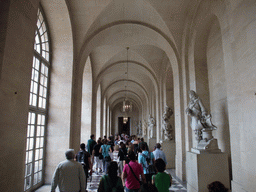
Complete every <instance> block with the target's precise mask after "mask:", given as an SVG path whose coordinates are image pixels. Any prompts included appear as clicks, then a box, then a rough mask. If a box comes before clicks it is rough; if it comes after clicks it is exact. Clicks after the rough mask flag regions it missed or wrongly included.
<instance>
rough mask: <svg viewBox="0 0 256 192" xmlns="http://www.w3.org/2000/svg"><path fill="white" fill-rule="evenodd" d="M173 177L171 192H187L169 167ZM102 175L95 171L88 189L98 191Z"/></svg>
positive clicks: (45, 188)
mask: <svg viewBox="0 0 256 192" xmlns="http://www.w3.org/2000/svg"><path fill="white" fill-rule="evenodd" d="M167 171H168V172H169V173H170V174H171V175H172V177H173V179H172V186H171V187H170V188H169V190H170V192H186V191H187V190H186V188H185V186H186V184H185V183H183V185H182V184H181V183H180V182H179V181H178V180H176V179H175V170H174V169H168V170H167ZM101 176H102V175H96V174H95V173H93V175H92V180H90V178H89V181H88V184H87V190H88V192H96V191H97V189H98V185H99V182H100V178H101ZM48 191H51V186H50V185H44V186H42V187H40V188H39V189H38V190H36V192H48ZM56 192H59V190H58V187H57V189H56Z"/></svg>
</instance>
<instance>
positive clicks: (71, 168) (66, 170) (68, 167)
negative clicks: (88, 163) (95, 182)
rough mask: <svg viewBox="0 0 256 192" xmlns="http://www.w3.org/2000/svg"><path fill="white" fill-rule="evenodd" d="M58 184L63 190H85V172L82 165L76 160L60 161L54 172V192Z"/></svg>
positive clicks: (67, 191) (66, 191)
mask: <svg viewBox="0 0 256 192" xmlns="http://www.w3.org/2000/svg"><path fill="white" fill-rule="evenodd" d="M57 185H58V186H59V189H60V191H61V192H62V191H65V192H78V191H80V190H81V192H85V173H84V169H83V167H82V165H81V164H80V163H79V162H76V161H74V160H65V161H62V162H60V163H59V165H58V166H57V168H56V169H55V172H54V174H53V178H52V187H51V191H52V192H55V189H56V187H57Z"/></svg>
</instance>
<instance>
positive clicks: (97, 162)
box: [92, 139, 102, 174]
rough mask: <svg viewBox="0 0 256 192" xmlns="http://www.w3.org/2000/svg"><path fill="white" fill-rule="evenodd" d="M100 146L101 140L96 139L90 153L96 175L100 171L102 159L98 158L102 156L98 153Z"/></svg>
mask: <svg viewBox="0 0 256 192" xmlns="http://www.w3.org/2000/svg"><path fill="white" fill-rule="evenodd" d="M101 145H102V143H101V140H100V139H98V141H97V144H96V145H95V146H94V147H93V152H92V154H93V159H94V163H95V172H96V174H98V173H99V172H101V170H102V159H101V158H100V156H101V155H102V154H101V153H100V148H101Z"/></svg>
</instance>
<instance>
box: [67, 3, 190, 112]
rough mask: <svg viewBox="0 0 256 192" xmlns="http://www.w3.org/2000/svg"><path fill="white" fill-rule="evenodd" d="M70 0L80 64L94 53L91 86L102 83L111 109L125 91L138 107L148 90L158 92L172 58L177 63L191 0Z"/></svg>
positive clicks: (76, 56) (144, 99) (82, 64)
mask: <svg viewBox="0 0 256 192" xmlns="http://www.w3.org/2000/svg"><path fill="white" fill-rule="evenodd" d="M66 3H67V6H68V9H69V15H70V20H71V26H72V34H73V44H74V55H75V58H76V59H75V60H76V64H75V65H76V67H78V68H80V69H83V66H84V65H85V63H86V60H87V59H88V56H90V60H91V66H92V77H93V86H95V87H96V88H97V87H98V86H99V85H100V86H101V91H102V93H103V94H104V97H106V99H107V101H108V102H109V104H110V106H111V107H114V106H112V105H113V104H115V105H116V104H118V102H119V100H120V102H121V100H122V99H123V98H124V97H125V94H126V95H127V96H128V97H129V98H130V99H132V100H134V101H135V102H136V103H137V104H138V105H139V106H141V105H146V104H147V102H148V99H149V98H148V97H149V93H150V91H156V92H157V91H158V89H159V87H158V86H159V82H160V81H161V80H162V78H163V77H164V75H165V73H166V71H167V70H169V69H168V67H169V66H172V61H173V60H176V61H179V50H180V49H181V40H182V33H183V28H184V24H185V20H186V16H187V14H188V11H187V10H188V8H189V6H190V4H189V3H191V0H75V1H74V0H66ZM127 47H129V50H128V52H127V49H126V48H127ZM127 53H128V64H127ZM127 71H128V74H127ZM173 72H175V70H174V71H173ZM117 101H118V102H117Z"/></svg>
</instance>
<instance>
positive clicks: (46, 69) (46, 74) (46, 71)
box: [45, 66, 48, 77]
mask: <svg viewBox="0 0 256 192" xmlns="http://www.w3.org/2000/svg"><path fill="white" fill-rule="evenodd" d="M45 76H46V77H48V67H47V66H45Z"/></svg>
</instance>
